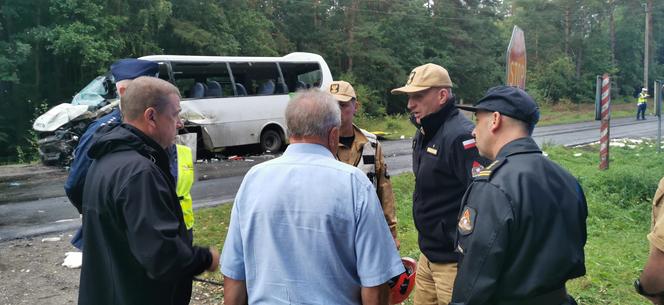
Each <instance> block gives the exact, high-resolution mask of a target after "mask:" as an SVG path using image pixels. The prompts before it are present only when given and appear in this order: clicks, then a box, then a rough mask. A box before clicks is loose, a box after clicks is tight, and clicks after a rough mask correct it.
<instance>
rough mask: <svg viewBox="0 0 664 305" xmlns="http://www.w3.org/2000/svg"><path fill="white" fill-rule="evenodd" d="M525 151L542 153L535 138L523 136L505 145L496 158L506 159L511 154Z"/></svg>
mask: <svg viewBox="0 0 664 305" xmlns="http://www.w3.org/2000/svg"><path fill="white" fill-rule="evenodd" d="M523 153H542V150H541V149H540V148H539V146H537V143H535V140H533V138H531V137H523V138H519V139H516V140H514V141H512V142H509V143H507V144H505V146H503V148H501V149H500V151H499V152H498V156H496V160H500V159H505V158H507V157H509V156H512V155H516V154H523Z"/></svg>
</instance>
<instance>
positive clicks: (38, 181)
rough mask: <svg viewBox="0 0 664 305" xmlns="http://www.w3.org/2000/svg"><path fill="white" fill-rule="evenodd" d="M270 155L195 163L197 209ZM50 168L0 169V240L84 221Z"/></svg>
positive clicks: (595, 127)
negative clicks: (24, 172)
mask: <svg viewBox="0 0 664 305" xmlns="http://www.w3.org/2000/svg"><path fill="white" fill-rule="evenodd" d="M657 125H658V124H657V120H656V119H654V118H652V117H650V119H649V120H646V121H636V120H634V119H633V118H623V119H616V120H613V121H612V123H611V138H627V137H630V138H641V137H648V138H655V137H656V136H657V128H658V126H657ZM533 136H534V138H535V140H536V141H537V143H538V144H540V145H542V144H557V145H566V146H574V145H581V144H587V143H592V142H595V141H597V140H598V139H599V122H585V123H575V124H567V125H557V126H546V127H539V128H536V129H535V133H534V135H533ZM411 141H412V140H411V139H410V137H409V136H406V137H405V139H403V140H398V141H385V142H383V152H384V153H385V157H386V160H387V163H388V166H389V169H390V172H391V174H392V175H396V174H400V173H403V172H408V171H410V170H411ZM271 158H273V156H254V157H246V159H244V160H237V161H227V160H225V161H217V162H209V163H197V164H196V169H197V172H198V178H199V180H198V181H197V182H196V183H195V184H194V186H193V188H192V197H193V199H194V208H201V207H208V206H214V205H217V204H220V203H224V202H229V201H232V200H233V197H234V196H235V192H236V191H237V189H238V188H239V186H240V183H241V182H242V178H243V176H244V173H246V171H247V170H248V169H249V168H250V167H251V166H253V165H255V164H257V163H260V162H263V161H266V160H269V159H271ZM5 171H7V170H5ZM48 171H49V170H44V172H40V171H34V173H33V174H34V177H29V178H25V177H17V176H12V175H7V174H5V175H4V176H3V175H2V173H0V241H4V240H8V239H15V238H19V237H25V236H32V235H38V234H45V233H50V232H59V231H65V230H70V229H73V228H76V227H78V226H79V225H80V219H79V215H78V213H77V211H76V210H75V209H74V208H73V207H72V205H71V204H70V203H69V201H68V200H67V198H66V197H64V191H63V189H62V185H63V184H64V180H65V178H66V172H65V171H64V170H60V169H50V171H51V172H50V173H48Z"/></svg>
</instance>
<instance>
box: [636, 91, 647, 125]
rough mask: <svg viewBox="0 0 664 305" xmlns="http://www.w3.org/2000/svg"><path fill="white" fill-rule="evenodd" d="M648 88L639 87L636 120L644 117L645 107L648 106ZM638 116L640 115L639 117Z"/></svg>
mask: <svg viewBox="0 0 664 305" xmlns="http://www.w3.org/2000/svg"><path fill="white" fill-rule="evenodd" d="M648 96H649V95H648V88H643V89H641V93H639V96H638V97H637V99H636V120H637V121H638V120H645V119H646V108H647V107H648ZM639 117H641V118H640V119H639Z"/></svg>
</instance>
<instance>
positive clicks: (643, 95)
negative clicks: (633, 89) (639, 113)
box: [636, 92, 648, 105]
mask: <svg viewBox="0 0 664 305" xmlns="http://www.w3.org/2000/svg"><path fill="white" fill-rule="evenodd" d="M647 98H648V94H647V93H643V92H641V93H639V98H638V99H637V100H636V104H637V105H641V104H645V103H646V102H647V101H648V100H647Z"/></svg>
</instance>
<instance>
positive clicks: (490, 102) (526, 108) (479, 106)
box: [456, 86, 540, 126]
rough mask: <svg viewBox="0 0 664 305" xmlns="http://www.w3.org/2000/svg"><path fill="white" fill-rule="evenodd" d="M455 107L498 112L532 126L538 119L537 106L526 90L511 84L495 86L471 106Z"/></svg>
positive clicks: (474, 110)
mask: <svg viewBox="0 0 664 305" xmlns="http://www.w3.org/2000/svg"><path fill="white" fill-rule="evenodd" d="M456 107H457V108H459V109H463V110H467V111H472V112H477V111H491V112H494V111H495V112H500V113H501V114H503V115H506V116H508V117H511V118H515V119H517V120H520V121H523V122H526V123H528V124H529V125H531V126H534V125H535V124H537V122H538V121H539V116H540V113H539V107H538V106H537V104H536V103H535V100H533V98H532V97H530V95H528V93H526V91H523V90H521V89H519V88H517V87H511V86H496V87H493V88H491V89H489V90H488V91H487V92H486V95H485V96H484V97H483V98H482V99H480V100H479V101H478V102H477V103H475V105H473V106H465V105H456Z"/></svg>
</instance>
